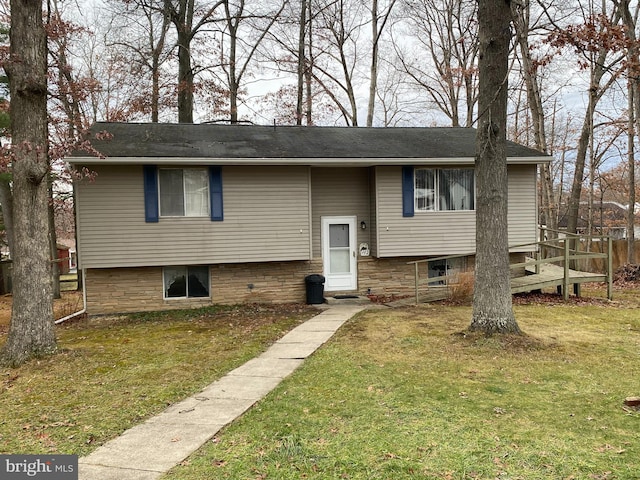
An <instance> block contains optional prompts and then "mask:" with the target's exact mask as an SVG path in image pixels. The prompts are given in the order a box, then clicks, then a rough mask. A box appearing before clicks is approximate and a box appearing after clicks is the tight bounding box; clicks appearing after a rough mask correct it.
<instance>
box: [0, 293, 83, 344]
mask: <svg viewBox="0 0 640 480" xmlns="http://www.w3.org/2000/svg"><path fill="white" fill-rule="evenodd" d="M12 303H13V297H12V295H11V294H7V295H2V296H0V335H1V334H4V333H7V331H8V330H9V322H10V321H11V306H12ZM78 310H82V292H62V298H59V299H56V300H54V301H53V312H54V317H55V318H56V319H58V318H62V317H65V316H67V315H70V314H72V313H74V312H77V311H78Z"/></svg>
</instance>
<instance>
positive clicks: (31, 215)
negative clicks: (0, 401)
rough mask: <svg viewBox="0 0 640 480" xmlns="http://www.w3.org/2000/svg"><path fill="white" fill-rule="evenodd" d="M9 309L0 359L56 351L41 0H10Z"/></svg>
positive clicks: (16, 361)
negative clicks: (11, 225) (11, 212)
mask: <svg viewBox="0 0 640 480" xmlns="http://www.w3.org/2000/svg"><path fill="white" fill-rule="evenodd" d="M7 67H8V73H9V87H10V92H11V123H12V128H11V130H12V138H11V142H12V151H13V155H14V157H13V161H12V173H13V202H14V203H13V207H14V216H13V220H14V240H15V242H14V243H15V245H14V252H13V254H14V258H13V309H12V312H11V326H10V328H9V336H8V338H7V342H6V344H5V345H4V347H3V350H2V355H1V356H2V360H3V363H6V364H10V365H18V364H20V363H23V362H25V361H26V360H28V359H29V358H31V357H34V356H39V355H44V354H48V353H51V352H53V351H55V349H56V338H55V330H54V324H53V302H52V295H51V264H50V258H49V236H48V232H49V218H48V201H49V188H48V173H49V159H48V151H47V150H48V144H47V40H46V34H45V30H44V27H43V24H42V3H41V0H12V1H11V35H10V61H9V65H8V66H7Z"/></svg>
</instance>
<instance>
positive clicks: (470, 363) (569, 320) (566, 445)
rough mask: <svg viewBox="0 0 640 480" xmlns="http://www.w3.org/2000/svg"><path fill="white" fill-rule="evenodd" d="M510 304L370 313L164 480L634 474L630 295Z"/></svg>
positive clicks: (634, 334)
mask: <svg viewBox="0 0 640 480" xmlns="http://www.w3.org/2000/svg"><path fill="white" fill-rule="evenodd" d="M601 303H602V304H601V305H589V304H585V305H581V304H580V302H574V303H573V304H568V305H564V304H557V303H553V304H538V305H535V304H534V305H522V306H518V307H516V316H517V318H518V322H519V324H520V326H521V328H522V329H523V330H524V331H525V332H526V333H527V337H524V338H523V337H492V338H486V337H483V336H479V335H468V334H462V333H461V332H462V331H463V330H464V329H465V328H466V327H467V325H468V323H469V320H470V315H471V310H470V308H469V307H453V306H442V305H429V306H421V307H410V308H405V309H399V310H372V311H367V312H365V313H363V314H360V315H359V316H358V317H356V318H355V319H354V320H352V321H351V322H349V323H348V324H347V325H346V326H345V327H344V328H343V329H341V330H340V331H339V332H338V334H337V335H336V336H335V337H334V338H333V339H332V340H331V341H330V342H329V344H327V345H326V346H325V347H324V348H322V349H321V350H319V351H318V352H316V354H314V355H313V356H312V357H311V358H310V359H309V360H307V361H306V362H305V364H304V365H303V366H302V367H301V369H299V370H297V371H296V373H294V375H293V376H291V377H289V378H288V379H287V380H285V381H284V382H283V383H282V384H281V385H280V386H279V387H278V388H277V389H276V390H275V391H274V392H272V393H271V394H270V395H269V396H268V397H267V398H266V399H265V400H263V401H262V402H260V403H259V404H258V405H256V407H254V408H253V409H252V410H250V411H249V412H248V413H247V414H245V415H244V416H243V417H241V418H240V419H238V420H237V421H236V422H234V423H233V424H231V425H230V426H228V427H227V428H226V429H224V430H223V431H222V432H221V433H220V434H219V435H218V436H217V437H216V438H215V439H214V440H213V441H211V442H209V443H208V444H207V445H206V446H204V447H203V448H202V449H201V450H200V451H199V452H197V453H196V454H194V455H193V456H192V457H190V458H189V459H188V460H187V461H186V462H184V463H183V464H182V465H180V466H178V467H176V468H175V469H173V470H172V471H171V472H170V473H169V474H167V475H166V476H165V477H163V478H165V479H167V480H169V479H171V480H177V479H180V480H195V479H210V478H216V479H271V478H273V479H300V478H308V479H327V478H336V479H340V478H348V479H392V480H396V479H474V478H475V479H494V478H498V479H526V480H529V479H638V478H640V413H637V412H631V411H626V410H625V409H623V404H622V402H623V400H624V398H625V397H627V396H636V395H640V380H639V379H640V311H639V310H638V292H637V291H636V292H635V296H634V295H626V296H625V297H624V299H622V300H620V301H619V302H618V303H613V304H605V303H604V302H601Z"/></svg>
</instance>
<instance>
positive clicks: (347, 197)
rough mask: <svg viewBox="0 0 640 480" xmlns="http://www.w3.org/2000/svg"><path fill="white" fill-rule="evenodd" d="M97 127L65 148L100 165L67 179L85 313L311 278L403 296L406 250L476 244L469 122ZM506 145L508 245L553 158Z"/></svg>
mask: <svg viewBox="0 0 640 480" xmlns="http://www.w3.org/2000/svg"><path fill="white" fill-rule="evenodd" d="M104 131H106V132H109V134H110V136H111V138H110V139H109V140H100V141H94V142H93V146H94V147H95V148H96V149H97V150H98V151H99V152H101V153H102V154H103V155H104V157H103V158H98V157H96V156H91V155H89V154H87V153H83V152H76V153H75V154H74V155H73V156H72V157H71V158H70V159H69V161H70V162H71V163H72V164H73V165H75V167H76V168H82V167H86V168H88V169H89V170H91V171H93V172H95V179H94V180H93V181H90V180H89V179H85V180H82V181H79V182H77V183H76V201H77V204H76V207H77V237H78V255H79V268H82V269H84V272H85V288H86V295H87V309H88V312H89V313H90V314H97V313H109V312H125V311H138V310H160V309H169V308H183V307H187V306H197V305H208V304H212V303H236V302H253V301H278V302H285V301H295V302H300V301H304V300H305V278H306V277H307V276H308V275H310V274H322V275H324V277H325V278H326V282H325V287H324V288H325V293H327V294H331V293H360V294H365V293H368V292H371V293H375V294H379V295H385V294H386V295H389V294H403V293H410V292H412V291H413V288H414V283H413V278H414V277H413V275H414V273H413V266H411V265H407V262H408V261H411V260H416V259H423V258H426V257H429V256H441V255H449V254H461V253H469V252H474V251H475V229H476V222H475V211H474V209H475V184H474V182H475V180H474V170H473V164H474V150H475V130H473V129H465V128H347V127H284V126H283V127H279V126H278V127H275V126H269V127H266V126H246V125H210V124H202V125H191V124H124V123H121V124H119V123H99V124H96V125H95V126H94V127H93V128H92V132H93V133H94V134H95V133H98V132H104ZM507 155H508V164H509V167H508V168H509V232H508V233H509V242H510V244H512V245H514V244H522V243H526V242H535V241H536V233H537V214H536V212H537V202H536V172H537V164H540V163H543V162H547V161H549V160H550V158H549V157H548V156H545V155H544V154H542V153H540V152H538V151H535V150H532V149H529V148H526V147H523V146H520V145H517V144H514V143H509V144H508V146H507ZM482 228H492V226H491V225H483V226H482ZM525 250H530V248H523V249H522V251H525ZM518 251H519V250H518V249H515V250H514V252H518ZM425 268H426V267H425ZM445 268H446V267H445Z"/></svg>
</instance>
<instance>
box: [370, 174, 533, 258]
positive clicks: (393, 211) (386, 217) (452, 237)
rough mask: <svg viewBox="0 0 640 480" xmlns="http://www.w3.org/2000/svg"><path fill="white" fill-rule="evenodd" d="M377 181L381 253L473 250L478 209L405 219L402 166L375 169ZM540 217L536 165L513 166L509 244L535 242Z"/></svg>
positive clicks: (424, 214)
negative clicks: (403, 214)
mask: <svg viewBox="0 0 640 480" xmlns="http://www.w3.org/2000/svg"><path fill="white" fill-rule="evenodd" d="M443 168H446V166H443ZM376 185H377V195H378V198H377V205H378V207H377V208H378V210H377V227H378V232H377V233H378V245H377V252H378V257H396V256H433V255H436V256H439V255H454V254H463V253H471V252H473V251H475V235H476V225H475V224H476V222H475V211H453V212H415V214H414V216H413V217H403V216H402V168H401V167H377V168H376ZM536 218H537V217H536V167H535V165H510V166H509V243H510V244H516V243H525V242H528V241H535V237H536ZM487 227H488V228H490V226H487Z"/></svg>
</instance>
